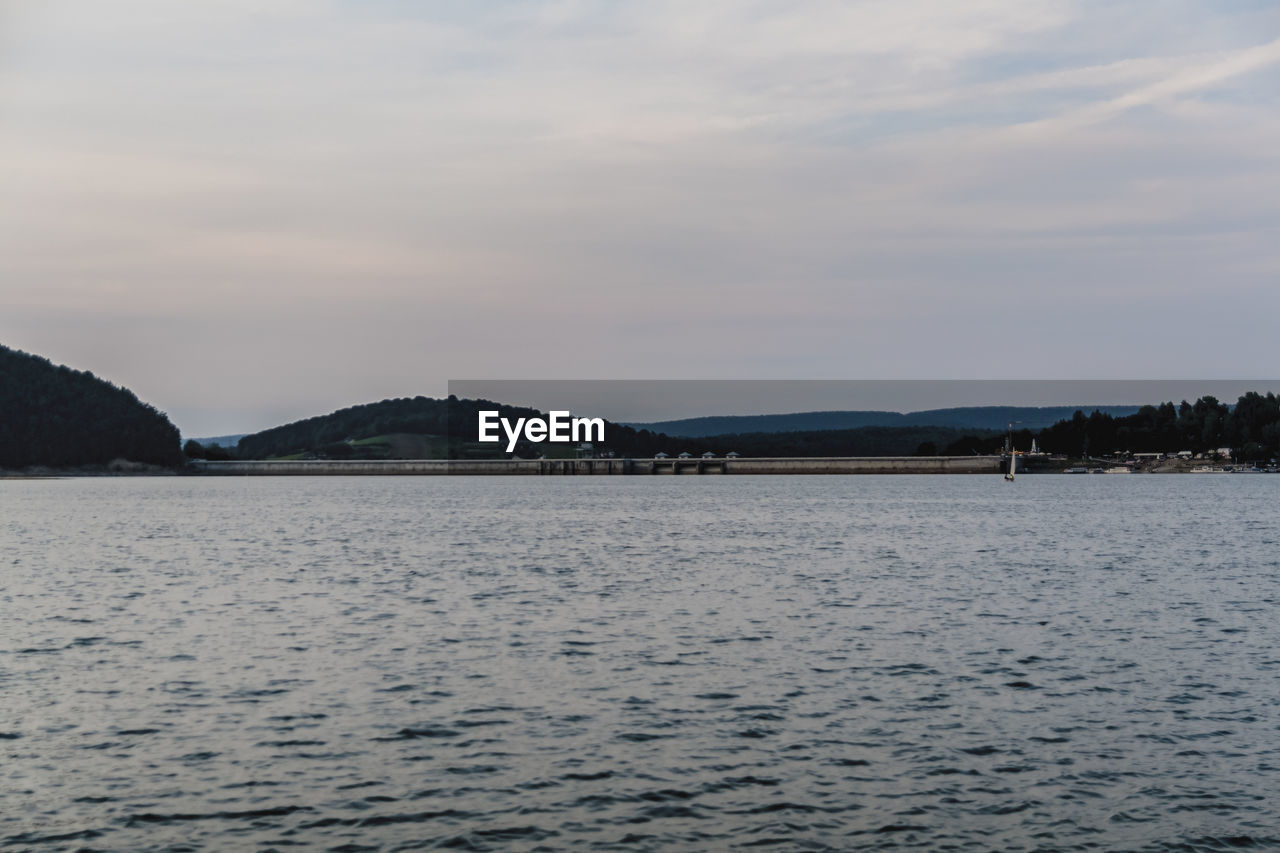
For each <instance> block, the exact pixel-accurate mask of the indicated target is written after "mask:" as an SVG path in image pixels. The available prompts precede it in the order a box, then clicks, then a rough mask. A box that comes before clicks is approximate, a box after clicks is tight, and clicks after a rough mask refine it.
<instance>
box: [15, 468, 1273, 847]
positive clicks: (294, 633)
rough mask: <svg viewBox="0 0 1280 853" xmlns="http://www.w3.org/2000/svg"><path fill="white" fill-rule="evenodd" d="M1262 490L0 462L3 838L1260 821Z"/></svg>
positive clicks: (1004, 834)
mask: <svg viewBox="0 0 1280 853" xmlns="http://www.w3.org/2000/svg"><path fill="white" fill-rule="evenodd" d="M1277 498H1280V477H1267V476H1219V477H1187V476H1182V477H1178V476H1166V477H1160V476H1148V477H1142V476H1130V477H1052V476H1041V477H1034V476H1032V477H1024V478H1019V480H1018V481H1017V482H1016V483H1014V484H1006V483H1004V482H1003V481H1002V480H1001V479H1000V478H999V477H997V476H990V477H980V476H974V477H923V476H911V477H795V478H792V477H762V478H750V477H741V478H733V477H725V478H719V477H680V478H671V477H655V478H644V477H623V478H565V479H555V478H512V479H506V478H493V479H487V478H475V479H463V478H457V479H449V478H340V477H334V478H315V479H311V478H296V479H292V478H280V479H270V478H243V479H193V478H169V479H82V480H49V481H0V584H2V585H0V697H2V699H0V702H2V704H0V847H2V848H6V849H20V850H37V851H48V850H78V849H91V850H122V851H123V850H203V849H208V850H233V849H234V850H255V849H256V850H271V849H274V850H287V849H290V848H295V847H305V848H307V849H334V850H351V851H355V850H407V849H432V848H438V847H446V848H458V849H464V850H565V849H568V850H574V849H578V850H667V849H674V850H726V849H750V848H764V849H780V850H826V849H836V850H849V849H925V850H962V849H963V850H994V849H998V850H1115V849H1124V850H1228V849H1240V848H1249V847H1253V848H1255V849H1278V848H1280V802H1278V801H1277V794H1276V792H1277V791H1280V678H1278V676H1280V627H1278V625H1280V619H1278V618H1277V617H1278V616H1280V613H1278V610H1277V602H1278V601H1280V548H1278V547H1277V543H1278V542H1280V513H1277V505H1278V503H1277Z"/></svg>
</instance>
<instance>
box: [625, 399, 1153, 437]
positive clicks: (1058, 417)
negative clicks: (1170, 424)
mask: <svg viewBox="0 0 1280 853" xmlns="http://www.w3.org/2000/svg"><path fill="white" fill-rule="evenodd" d="M1077 409H1083V410H1084V411H1086V412H1093V411H1100V412H1102V413H1103V414H1107V415H1111V416H1112V417H1121V416H1124V415H1131V414H1134V413H1135V412H1137V411H1138V406H1136V405H1135V406H964V407H959V408H951V409H928V410H925V411H921V412H907V413H906V414H903V413H902V412H880V411H859V410H851V411H832V412H795V413H793V414H786V415H720V416H710V417H703V418H685V419H683V420H675V421H659V422H655V423H632V424H629V426H632V427H635V428H636V429H648V430H650V431H652V432H661V433H666V434H667V435H676V436H685V437H690V438H701V437H704V436H712V435H725V434H729V433H766V432H815V431H818V430H833V429H839V430H847V429H859V428H862V427H922V426H930V427H950V428H952V429H962V430H1002V429H1005V428H1006V427H1007V426H1008V424H1009V423H1010V422H1014V421H1016V422H1018V423H1020V424H1022V425H1023V427H1024V428H1026V429H1043V428H1045V427H1048V426H1052V425H1053V424H1055V423H1057V422H1058V421H1062V420H1068V419H1070V418H1071V416H1072V415H1073V414H1075V412H1076V410H1077Z"/></svg>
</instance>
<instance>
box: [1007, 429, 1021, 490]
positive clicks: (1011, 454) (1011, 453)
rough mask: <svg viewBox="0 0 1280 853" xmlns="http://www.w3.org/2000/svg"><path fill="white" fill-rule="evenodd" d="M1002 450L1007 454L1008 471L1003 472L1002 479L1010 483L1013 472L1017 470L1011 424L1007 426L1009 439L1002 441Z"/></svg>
mask: <svg viewBox="0 0 1280 853" xmlns="http://www.w3.org/2000/svg"><path fill="white" fill-rule="evenodd" d="M1004 449H1005V452H1007V453H1008V454H1009V470H1007V471H1005V472H1004V479H1005V482H1008V483H1012V482H1013V475H1014V472H1016V471H1017V470H1018V451H1016V450H1014V449H1013V423H1010V424H1009V437H1008V438H1006V439H1005V441H1004Z"/></svg>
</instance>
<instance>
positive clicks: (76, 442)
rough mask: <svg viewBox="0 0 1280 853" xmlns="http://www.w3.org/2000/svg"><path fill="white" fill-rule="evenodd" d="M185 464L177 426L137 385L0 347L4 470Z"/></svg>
mask: <svg viewBox="0 0 1280 853" xmlns="http://www.w3.org/2000/svg"><path fill="white" fill-rule="evenodd" d="M114 459H128V460H130V461H133V462H147V463H150V464H153V465H165V466H172V465H178V464H180V463H181V462H182V452H181V449H180V448H179V444H178V429H177V427H175V426H174V425H173V424H171V423H170V422H169V419H168V418H167V417H165V416H164V415H163V414H161V413H160V412H158V411H156V410H155V409H154V408H153V407H151V406H149V405H147V404H145V403H143V402H141V401H140V400H138V398H137V397H136V396H134V394H133V392H132V391H129V390H126V389H124V388H117V387H116V386H115V385H112V384H111V383H110V382H106V381H104V380H102V379H98V378H97V377H96V376H94V375H93V374H92V373H87V372H84V371H79V370H72V369H71V368H69V367H62V366H58V365H55V364H53V363H52V362H50V361H49V360H48V359H45V358H40V357H39V356H35V355H30V354H28V353H25V352H20V351H18V350H13V349H9V348H8V347H5V346H0V468H28V467H32V466H43V467H49V468H73V467H79V466H81V465H101V464H106V463H108V462H111V461H112V460H114Z"/></svg>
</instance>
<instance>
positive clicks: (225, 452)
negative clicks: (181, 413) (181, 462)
mask: <svg viewBox="0 0 1280 853" xmlns="http://www.w3.org/2000/svg"><path fill="white" fill-rule="evenodd" d="M182 454H183V455H184V456H186V457H187V458H188V459H208V460H210V461H213V462H225V461H227V460H228V459H235V458H236V453H235V450H234V449H232V448H229V447H223V446H222V445H221V444H216V443H214V444H201V443H200V442H198V441H196V440H195V439H194V438H193V439H189V440H188V441H187V443H186V444H184V445H182Z"/></svg>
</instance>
